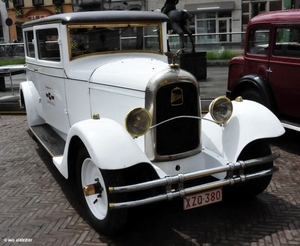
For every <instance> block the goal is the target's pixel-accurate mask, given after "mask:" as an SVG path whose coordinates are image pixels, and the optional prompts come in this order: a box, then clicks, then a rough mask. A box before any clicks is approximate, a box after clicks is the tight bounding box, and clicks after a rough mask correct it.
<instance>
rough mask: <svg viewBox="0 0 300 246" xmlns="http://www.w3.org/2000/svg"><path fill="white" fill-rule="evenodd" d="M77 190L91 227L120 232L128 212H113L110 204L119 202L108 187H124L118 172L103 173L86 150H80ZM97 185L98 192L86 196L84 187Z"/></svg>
mask: <svg viewBox="0 0 300 246" xmlns="http://www.w3.org/2000/svg"><path fill="white" fill-rule="evenodd" d="M76 176H77V188H78V193H79V198H80V201H81V203H82V205H83V208H84V211H83V212H84V215H85V217H86V218H87V220H88V221H89V222H90V223H91V225H92V226H93V227H94V228H95V229H96V230H99V231H100V232H102V233H105V234H108V235H109V234H114V233H117V232H118V231H120V230H121V229H122V228H123V226H124V225H125V222H126V220H127V210H126V209H120V210H111V209H109V203H111V202H117V201H118V200H117V199H115V197H114V195H113V194H109V193H108V186H116V185H122V184H121V183H120V180H121V179H120V177H118V175H117V172H114V174H112V173H110V172H107V171H106V172H105V171H102V170H100V169H99V168H98V166H97V165H96V164H95V163H94V162H93V160H92V159H91V158H90V156H89V154H88V152H87V150H86V149H85V148H82V149H80V151H79V153H78V156H77V160H76ZM92 184H95V187H96V188H97V189H96V192H95V194H92V195H88V196H87V195H85V193H84V191H83V187H85V186H89V185H92Z"/></svg>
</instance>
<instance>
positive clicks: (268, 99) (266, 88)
mask: <svg viewBox="0 0 300 246" xmlns="http://www.w3.org/2000/svg"><path fill="white" fill-rule="evenodd" d="M251 87H252V88H255V89H256V90H257V91H258V92H259V93H260V95H261V96H262V99H263V101H264V102H265V103H264V104H265V106H266V107H267V108H269V109H271V110H272V111H274V109H275V103H276V102H275V98H274V93H273V90H272V88H271V86H270V85H269V83H268V82H267V81H266V80H265V79H264V78H263V77H262V76H260V75H257V74H248V75H245V76H244V77H242V78H241V79H240V80H239V81H238V83H237V84H236V86H235V87H234V89H233V90H232V92H231V99H235V98H236V97H238V96H240V95H241V92H242V91H244V90H247V89H249V88H251Z"/></svg>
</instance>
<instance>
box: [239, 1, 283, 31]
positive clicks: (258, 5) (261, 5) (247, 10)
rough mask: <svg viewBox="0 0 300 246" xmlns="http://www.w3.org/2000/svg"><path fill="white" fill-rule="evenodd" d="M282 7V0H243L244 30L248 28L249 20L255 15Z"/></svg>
mask: <svg viewBox="0 0 300 246" xmlns="http://www.w3.org/2000/svg"><path fill="white" fill-rule="evenodd" d="M281 9H282V0H265V1H255V2H254V1H251V0H243V3H242V10H243V13H242V14H243V16H242V25H243V31H245V30H246V27H247V24H248V22H249V20H251V19H252V18H253V17H254V16H256V15H258V14H261V13H264V12H268V11H276V10H281Z"/></svg>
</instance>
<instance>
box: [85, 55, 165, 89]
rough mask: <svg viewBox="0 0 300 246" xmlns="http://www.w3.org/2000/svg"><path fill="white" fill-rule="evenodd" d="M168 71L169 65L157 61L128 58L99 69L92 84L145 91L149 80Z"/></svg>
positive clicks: (92, 77)
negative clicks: (161, 72)
mask: <svg viewBox="0 0 300 246" xmlns="http://www.w3.org/2000/svg"><path fill="white" fill-rule="evenodd" d="M166 69H169V65H168V64H167V63H165V62H162V61H158V60H155V59H149V58H126V59H121V60H118V61H112V62H110V63H106V64H104V65H102V66H100V67H98V68H97V69H96V70H95V71H94V73H93V74H92V76H91V78H90V82H91V83H100V84H105V85H110V86H116V87H122V88H129V89H134V90H140V91H145V88H146V86H147V83H148V82H149V80H150V79H151V78H152V77H153V76H154V75H155V74H157V73H158V72H160V71H162V70H166Z"/></svg>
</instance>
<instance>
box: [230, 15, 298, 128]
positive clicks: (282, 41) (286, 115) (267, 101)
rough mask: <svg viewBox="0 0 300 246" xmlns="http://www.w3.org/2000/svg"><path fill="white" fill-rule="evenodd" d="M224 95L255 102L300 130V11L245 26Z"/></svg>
mask: <svg viewBox="0 0 300 246" xmlns="http://www.w3.org/2000/svg"><path fill="white" fill-rule="evenodd" d="M227 96H228V97H229V98H231V99H233V98H236V97H237V96H242V97H243V98H245V99H251V100H254V101H257V102H259V103H261V104H263V105H265V106H266V107H268V108H269V109H271V110H272V111H273V112H274V113H275V114H276V115H277V116H278V118H279V119H280V120H281V122H282V124H283V125H284V126H285V127H286V128H290V129H293V130H297V131H300V110H299V105H300V11H299V10H286V11H276V12H269V13H264V14H261V15H258V16H256V17H254V18H253V19H252V20H251V21H250V22H249V23H248V27H247V32H246V41H245V50H244V55H243V56H239V57H235V58H233V59H232V60H231V61H230V63H229V73H228V85H227Z"/></svg>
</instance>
